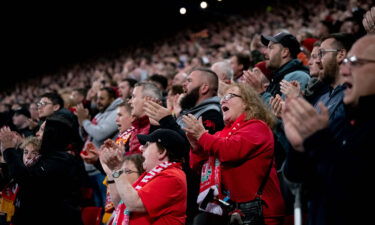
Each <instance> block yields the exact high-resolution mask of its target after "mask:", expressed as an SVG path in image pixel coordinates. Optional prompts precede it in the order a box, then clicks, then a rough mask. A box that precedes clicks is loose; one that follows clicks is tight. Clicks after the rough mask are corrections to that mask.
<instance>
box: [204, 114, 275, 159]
mask: <svg viewBox="0 0 375 225" xmlns="http://www.w3.org/2000/svg"><path fill="white" fill-rule="evenodd" d="M198 142H199V145H200V146H202V148H203V150H204V151H205V152H208V153H209V154H210V155H211V154H213V155H215V156H216V157H217V158H218V159H219V160H220V162H231V161H232V162H234V161H238V160H243V159H244V158H251V157H252V156H256V155H257V154H256V153H257V152H258V151H259V149H262V146H265V145H272V147H273V135H272V132H271V131H270V129H269V128H268V126H267V125H265V124H263V123H261V122H260V121H254V122H250V123H249V124H248V125H246V126H244V127H242V128H241V129H239V130H238V131H237V132H235V133H234V134H233V135H231V136H230V137H229V138H224V137H218V136H215V135H211V134H208V133H204V134H203V135H202V136H201V138H200V139H199V140H198ZM270 147H271V146H270ZM233 149H236V151H233Z"/></svg>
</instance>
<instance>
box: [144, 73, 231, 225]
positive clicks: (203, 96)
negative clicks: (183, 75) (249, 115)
mask: <svg viewBox="0 0 375 225" xmlns="http://www.w3.org/2000/svg"><path fill="white" fill-rule="evenodd" d="M218 86H219V81H218V77H217V75H216V73H215V72H213V71H212V70H209V69H206V68H196V69H194V70H193V71H192V72H191V73H190V74H189V75H188V78H187V80H186V81H185V83H184V86H183V87H184V91H185V92H186V95H185V96H184V97H183V98H182V99H181V103H180V104H181V108H182V112H181V113H180V115H179V117H178V118H177V121H175V120H174V118H173V116H172V113H171V112H170V111H169V110H168V109H167V108H165V107H163V106H161V105H158V104H155V103H153V102H151V101H148V102H146V104H145V105H144V112H145V113H146V115H147V116H148V117H149V118H150V119H153V120H156V121H158V122H159V124H160V126H161V127H162V128H169V129H173V130H175V131H179V130H180V127H181V128H182V127H184V124H183V122H182V116H183V115H187V114H193V115H194V116H195V117H196V118H201V119H202V121H203V124H204V126H205V128H206V129H207V130H208V131H209V133H210V134H214V133H215V132H216V131H219V130H221V129H223V127H224V121H223V117H222V112H221V107H220V98H219V97H217V92H218ZM183 136H184V137H185V139H186V136H185V135H184V134H183ZM186 141H187V140H186ZM187 143H189V142H187ZM207 158H208V156H203V157H202V156H200V155H196V154H194V153H192V152H191V153H190V158H189V155H186V156H185V163H184V164H183V169H184V171H185V173H186V177H187V180H188V182H187V183H188V202H187V212H186V213H187V221H186V224H191V223H192V222H193V221H192V220H193V218H194V217H195V215H196V214H197V213H198V205H197V203H196V202H197V196H198V191H199V181H200V176H199V173H200V172H201V171H200V170H199V169H198V170H199V171H192V170H191V169H190V167H189V160H190V161H191V160H194V161H195V162H197V161H200V162H202V164H203V162H204V161H206V160H207Z"/></svg>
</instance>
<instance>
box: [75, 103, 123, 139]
mask: <svg viewBox="0 0 375 225" xmlns="http://www.w3.org/2000/svg"><path fill="white" fill-rule="evenodd" d="M82 125H83V128H84V129H85V131H86V132H87V133H88V134H89V135H90V136H91V137H93V138H94V139H95V140H97V141H104V139H106V138H108V137H110V136H111V135H112V134H114V133H115V132H116V131H117V125H116V110H113V111H111V112H110V113H109V114H108V116H107V117H106V118H105V119H103V120H101V121H100V122H99V123H98V124H97V125H95V124H93V123H91V122H90V121H89V120H84V121H83V123H82Z"/></svg>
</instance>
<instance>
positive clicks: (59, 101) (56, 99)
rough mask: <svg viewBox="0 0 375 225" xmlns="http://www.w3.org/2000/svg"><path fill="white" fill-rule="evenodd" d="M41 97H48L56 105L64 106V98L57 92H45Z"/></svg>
mask: <svg viewBox="0 0 375 225" xmlns="http://www.w3.org/2000/svg"><path fill="white" fill-rule="evenodd" d="M40 98H48V99H49V100H51V102H52V103H53V104H54V105H59V106H60V109H62V108H64V100H63V99H62V98H61V96H60V95H59V94H57V93H55V92H48V93H44V94H42V95H41V96H40Z"/></svg>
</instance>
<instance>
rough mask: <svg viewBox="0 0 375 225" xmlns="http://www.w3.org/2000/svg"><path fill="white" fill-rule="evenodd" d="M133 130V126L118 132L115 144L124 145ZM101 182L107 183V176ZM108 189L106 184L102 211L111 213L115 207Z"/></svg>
mask: <svg viewBox="0 0 375 225" xmlns="http://www.w3.org/2000/svg"><path fill="white" fill-rule="evenodd" d="M133 130H134V127H130V128H129V129H127V130H126V131H124V132H122V133H121V134H119V135H118V136H117V138H116V141H115V143H116V144H117V145H119V144H120V143H121V144H123V145H125V144H126V143H127V142H128V141H129V139H130V137H131V135H132V133H133ZM103 183H104V184H105V185H107V178H106V179H105V180H104V182H103ZM109 190H110V188H109V187H108V185H107V196H106V199H105V208H104V211H105V212H106V213H112V212H113V210H114V209H115V205H114V204H113V202H112V199H111V194H110V192H109Z"/></svg>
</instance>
